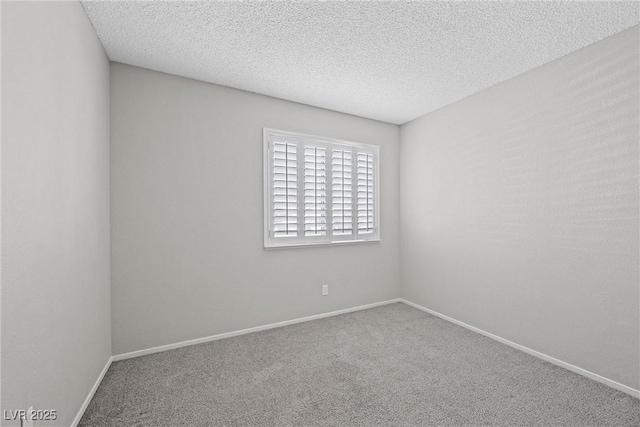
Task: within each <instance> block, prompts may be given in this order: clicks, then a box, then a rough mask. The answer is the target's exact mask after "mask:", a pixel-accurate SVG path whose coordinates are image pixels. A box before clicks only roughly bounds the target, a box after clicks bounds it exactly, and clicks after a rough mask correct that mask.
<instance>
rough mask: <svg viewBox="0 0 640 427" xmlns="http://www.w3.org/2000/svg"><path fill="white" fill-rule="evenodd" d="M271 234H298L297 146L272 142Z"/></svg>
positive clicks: (278, 235) (277, 235) (282, 235)
mask: <svg viewBox="0 0 640 427" xmlns="http://www.w3.org/2000/svg"><path fill="white" fill-rule="evenodd" d="M272 170H273V174H272V176H273V186H272V191H273V235H274V236H275V237H284V236H297V235H298V147H296V146H295V145H294V144H287V143H284V142H275V143H274V144H273V169H272Z"/></svg>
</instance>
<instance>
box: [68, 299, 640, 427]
mask: <svg viewBox="0 0 640 427" xmlns="http://www.w3.org/2000/svg"><path fill="white" fill-rule="evenodd" d="M80 425H81V426H154V427H159V426H218V425H219V426H419V425H456V426H459V425H508V426H533V425H545V426H550V425H566V426H588V425H592V426H601V425H618V426H620V425H625V426H631V425H635V426H639V425H640V400H638V399H635V398H633V397H631V396H629V395H627V394H625V393H622V392H619V391H616V390H614V389H611V388H609V387H606V386H604V385H602V384H599V383H596V382H594V381H591V380H589V379H587V378H584V377H582V376H580V375H577V374H574V373H572V372H569V371H567V370H565V369H562V368H559V367H557V366H555V365H552V364H549V363H546V362H543V361H541V360H539V359H537V358H535V357H532V356H529V355H527V354H525V353H522V352H520V351H518V350H515V349H512V348H510V347H507V346H505V345H502V344H500V343H497V342H495V341H493V340H491V339H488V338H486V337H483V336H481V335H478V334H475V333H473V332H471V331H468V330H466V329H464V328H461V327H459V326H456V325H453V324H451V323H448V322H446V321H444V320H441V319H439V318H436V317H434V316H431V315H429V314H426V313H424V312H422V311H419V310H417V309H415V308H412V307H409V306H407V305H404V304H400V303H398V304H392V305H387V306H382V307H377V308H373V309H370V310H364V311H359V312H355V313H350V314H345V315H341V316H336V317H331V318H326V319H321V320H315V321H312V322H306V323H301V324H297V325H292V326H287V327H284V328H277V329H271V330H268V331H262V332H257V333H253V334H249V335H243V336H239V337H235V338H228V339H224V340H220V341H214V342H210V343H206V344H200V345H196V346H191V347H185V348H181V349H177V350H172V351H167V352H164V353H158V354H152V355H148V356H143V357H139V358H135V359H129V360H124V361H121V362H115V363H113V365H112V366H111V368H110V369H109V371H108V372H107V374H106V376H105V378H104V381H103V382H102V384H101V385H100V388H99V389H98V391H97V393H96V395H95V397H94V398H93V400H92V401H91V404H90V405H89V408H88V409H87V411H86V413H85V415H84V417H83V418H82V421H81V422H80Z"/></svg>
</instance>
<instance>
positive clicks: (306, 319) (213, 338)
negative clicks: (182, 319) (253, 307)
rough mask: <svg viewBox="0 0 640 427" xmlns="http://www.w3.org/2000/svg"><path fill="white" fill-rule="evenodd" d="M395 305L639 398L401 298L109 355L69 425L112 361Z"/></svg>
mask: <svg viewBox="0 0 640 427" xmlns="http://www.w3.org/2000/svg"><path fill="white" fill-rule="evenodd" d="M397 302H401V303H403V304H406V305H408V306H411V307H413V308H416V309H418V310H421V311H424V312H425V313H429V314H432V315H434V316H436V317H439V318H441V319H443V320H446V321H447V322H450V323H453V324H456V325H458V326H462V327H463V328H466V329H469V330H471V331H473V332H476V333H478V334H481V335H484V336H486V337H488V338H491V339H493V340H495V341H498V342H500V343H502V344H505V345H508V346H509V347H513V348H515V349H517V350H520V351H523V352H525V353H527V354H530V355H532V356H535V357H537V358H539V359H542V360H544V361H546V362H549V363H553V364H554V365H557V366H560V367H562V368H565V369H568V370H569V371H572V372H575V373H577V374H579V375H582V376H584V377H587V378H589V379H591V380H594V381H597V382H599V383H601V384H604V385H607V386H609V387H611V388H614V389H616V390H619V391H622V392H624V393H627V394H629V395H631V396H633V397H636V398H640V390H636V389H634V388H631V387H629V386H626V385H624V384H620V383H618V382H616V381H613V380H611V379H609V378H606V377H603V376H601V375H598V374H595V373H593V372H591V371H588V370H586V369H583V368H580V367H578V366H575V365H572V364H570V363H567V362H564V361H562V360H559V359H556V358H555V357H552V356H549V355H546V354H544V353H541V352H539V351H536V350H533V349H531V348H529V347H525V346H523V345H520V344H518V343H515V342H513V341H509V340H507V339H505V338H502V337H499V336H497V335H494V334H492V333H490V332H487V331H484V330H482V329H479V328H476V327H475V326H471V325H469V324H467V323H464V322H461V321H459V320H456V319H454V318H452V317H449V316H446V315H444V314H442V313H439V312H437V311H434V310H431V309H428V308H426V307H423V306H421V305H419V304H416V303H413V302H411V301H407V300H405V299H403V298H395V299H391V300H387V301H380V302H376V303H372V304H365V305H360V306H357V307H351V308H346V309H342V310H336V311H331V312H327V313H321V314H315V315H312V316H307V317H300V318H297V319H292V320H285V321H282V322H276V323H270V324H267V325H263V326H256V327H252V328H247V329H241V330H238V331H231V332H225V333H222V334H217V335H211V336H208V337H203V338H197V339H193V340H188V341H181V342H178V343H173V344H167V345H162V346H158V347H152V348H147V349H144V350H137V351H132V352H129V353H123V354H118V355H115V356H111V357H110V358H109V360H107V363H106V364H105V366H104V368H103V369H102V372H100V375H98V378H97V379H96V382H95V384H94V385H93V387H92V388H91V390H90V391H89V394H88V395H87V398H86V399H85V401H84V403H83V404H82V407H81V408H80V410H79V411H78V414H77V415H76V418H75V419H74V421H73V423H72V424H71V426H72V427H75V426H77V425H78V423H79V422H80V420H81V419H82V416H83V415H84V412H85V410H86V409H87V407H88V406H89V402H91V399H92V398H93V396H94V394H95V393H96V390H97V389H98V387H99V386H100V383H101V382H102V379H103V378H104V376H105V374H106V373H107V371H108V370H109V367H110V366H111V363H112V362H116V361H119V360H125V359H131V358H134V357H140V356H144V355H147V354H153V353H160V352H163V351H167V350H173V349H177V348H181V347H187V346H191V345H196V344H202V343H206V342H211V341H217V340H221V339H224V338H231V337H236V336H239V335H246V334H250V333H253V332H259V331H265V330H268V329H274V328H280V327H283V326H288V325H294V324H296V323H303V322H309V321H311V320H318V319H323V318H326V317H332V316H338V315H341V314H347V313H352V312H355V311H360V310H366V309H369V308H374V307H379V306H382V305H388V304H393V303H397Z"/></svg>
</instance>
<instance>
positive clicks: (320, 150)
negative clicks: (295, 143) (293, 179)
mask: <svg viewBox="0 0 640 427" xmlns="http://www.w3.org/2000/svg"><path fill="white" fill-rule="evenodd" d="M326 234H327V176H326V149H325V148H324V147H318V146H305V148H304V235H305V236H325V235H326Z"/></svg>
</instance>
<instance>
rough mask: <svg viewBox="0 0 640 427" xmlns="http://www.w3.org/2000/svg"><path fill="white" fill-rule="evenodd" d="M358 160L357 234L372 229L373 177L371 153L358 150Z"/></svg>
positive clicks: (369, 231)
mask: <svg viewBox="0 0 640 427" xmlns="http://www.w3.org/2000/svg"><path fill="white" fill-rule="evenodd" d="M357 157H358V159H357V162H358V166H357V167H358V172H357V173H358V178H357V179H358V194H357V206H358V208H357V209H358V234H366V233H373V231H374V212H375V210H374V200H373V195H374V179H373V155H372V154H369V153H362V152H359V153H358V154H357Z"/></svg>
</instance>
